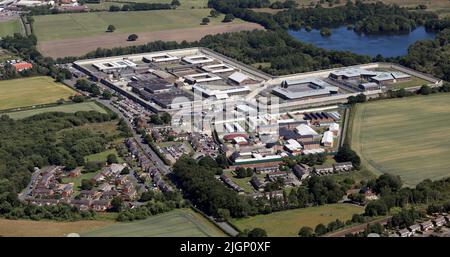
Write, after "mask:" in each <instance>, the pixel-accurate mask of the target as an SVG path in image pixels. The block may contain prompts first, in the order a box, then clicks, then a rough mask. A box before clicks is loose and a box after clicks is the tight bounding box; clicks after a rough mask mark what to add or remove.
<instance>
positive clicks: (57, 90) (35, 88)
mask: <svg viewBox="0 0 450 257" xmlns="http://www.w3.org/2000/svg"><path fill="white" fill-rule="evenodd" d="M75 94H76V92H75V91H74V90H72V89H70V88H69V87H67V86H65V85H63V84H61V83H56V82H54V80H53V79H52V78H50V77H45V76H39V77H31V78H24V79H14V80H3V81H0V110H4V109H11V108H17V107H25V106H33V105H40V104H49V103H56V101H58V100H59V99H65V100H67V99H68V98H69V96H72V95H75Z"/></svg>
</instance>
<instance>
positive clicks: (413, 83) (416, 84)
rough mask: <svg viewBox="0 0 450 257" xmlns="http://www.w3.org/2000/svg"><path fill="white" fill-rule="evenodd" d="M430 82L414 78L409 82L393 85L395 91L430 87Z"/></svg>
mask: <svg viewBox="0 0 450 257" xmlns="http://www.w3.org/2000/svg"><path fill="white" fill-rule="evenodd" d="M428 84H430V82H427V81H426V80H423V79H421V78H417V77H412V78H411V80H409V81H404V82H397V83H395V84H392V88H393V89H400V88H408V87H420V86H423V85H428Z"/></svg>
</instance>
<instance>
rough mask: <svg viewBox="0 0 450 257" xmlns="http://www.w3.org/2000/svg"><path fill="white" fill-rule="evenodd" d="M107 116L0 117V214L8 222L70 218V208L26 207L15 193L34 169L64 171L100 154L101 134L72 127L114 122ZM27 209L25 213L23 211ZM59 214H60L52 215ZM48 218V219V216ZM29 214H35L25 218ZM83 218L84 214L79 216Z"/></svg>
mask: <svg viewBox="0 0 450 257" xmlns="http://www.w3.org/2000/svg"><path fill="white" fill-rule="evenodd" d="M116 118H117V115H116V114H114V113H112V114H110V113H108V114H102V113H98V112H77V113H74V114H66V113H44V114H39V115H35V116H32V117H29V118H25V119H22V120H13V119H11V118H9V117H8V116H7V115H2V116H1V117H0V134H1V135H2V137H1V138H0V215H1V216H6V217H10V218H25V217H28V218H35V219H37V218H49V217H51V216H52V217H54V218H55V219H76V218H81V215H87V217H90V215H88V214H87V213H84V214H80V212H78V211H75V210H72V208H70V207H67V206H63V207H61V208H60V209H59V207H26V206H25V205H24V204H22V203H20V202H19V201H18V200H17V194H18V193H19V192H20V191H21V190H22V189H23V188H25V186H26V185H27V184H28V183H29V182H30V176H31V173H32V172H33V170H34V167H41V168H42V167H44V166H47V165H64V166H66V167H67V168H68V169H73V168H75V167H76V166H81V165H84V164H85V163H84V156H87V155H90V154H94V153H99V152H101V151H104V150H105V147H106V145H107V144H108V142H110V141H111V140H112V139H113V138H111V137H110V136H108V135H105V134H103V133H95V132H92V131H90V130H87V129H74V130H72V129H70V128H77V127H79V126H82V125H84V124H88V123H97V122H106V121H111V120H113V119H116ZM27 210H28V211H27ZM58 213H60V215H59V214H58ZM50 214H51V215H50ZM32 215H37V216H34V217H31V216H32ZM83 217H85V216H83Z"/></svg>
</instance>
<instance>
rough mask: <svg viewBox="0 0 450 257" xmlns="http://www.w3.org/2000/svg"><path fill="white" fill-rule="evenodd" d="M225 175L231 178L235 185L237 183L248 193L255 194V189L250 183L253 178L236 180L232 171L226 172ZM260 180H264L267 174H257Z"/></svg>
mask: <svg viewBox="0 0 450 257" xmlns="http://www.w3.org/2000/svg"><path fill="white" fill-rule="evenodd" d="M223 174H224V175H225V176H227V177H229V178H230V179H231V180H232V181H233V182H234V183H236V184H237V185H238V186H240V187H242V188H243V189H244V190H245V192H246V193H253V192H254V191H255V189H254V187H253V186H252V184H251V183H250V180H251V179H252V177H247V178H236V177H235V173H234V171H230V170H224V171H223ZM255 175H256V176H257V177H258V178H264V177H265V176H266V175H265V174H255Z"/></svg>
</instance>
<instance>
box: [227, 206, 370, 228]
mask: <svg viewBox="0 0 450 257" xmlns="http://www.w3.org/2000/svg"><path fill="white" fill-rule="evenodd" d="M363 211H364V208H363V207H361V206H356V205H351V204H328V205H322V206H317V207H309V208H302V209H295V210H287V211H280V212H274V213H271V214H267V215H257V216H253V217H249V218H242V219H234V220H233V221H232V223H233V224H234V225H236V226H237V227H238V228H239V229H241V230H244V229H253V228H256V227H259V228H263V229H265V230H266V231H267V235H268V236H297V233H298V231H299V230H300V228H301V227H303V226H309V227H311V228H313V229H314V228H315V227H316V226H317V225H318V224H320V223H323V224H324V225H327V224H328V223H330V222H331V221H334V220H336V219H340V220H341V221H344V222H345V221H347V220H349V219H351V217H352V215H353V214H355V213H362V212H363Z"/></svg>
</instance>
